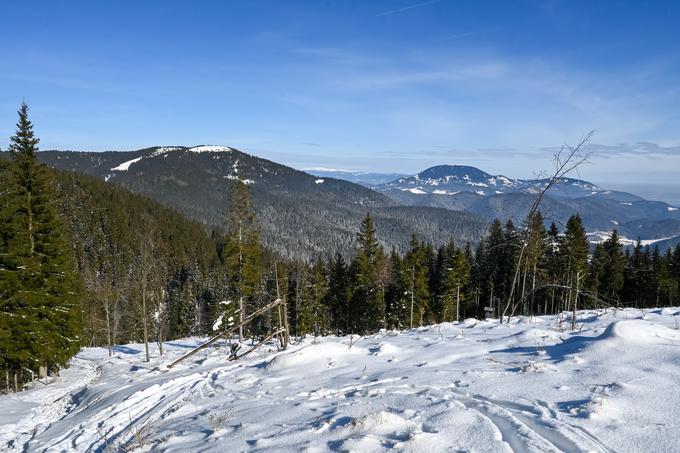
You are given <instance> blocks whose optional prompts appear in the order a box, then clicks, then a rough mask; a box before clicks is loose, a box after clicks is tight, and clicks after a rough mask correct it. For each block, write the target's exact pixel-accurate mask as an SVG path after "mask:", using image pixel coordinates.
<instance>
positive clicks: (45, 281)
mask: <svg viewBox="0 0 680 453" xmlns="http://www.w3.org/2000/svg"><path fill="white" fill-rule="evenodd" d="M18 113H19V121H18V123H17V130H16V133H15V135H14V136H12V137H11V138H10V146H9V151H10V155H11V158H12V161H11V164H10V169H9V173H8V174H6V179H7V181H6V182H7V185H6V186H5V187H6V192H5V200H3V201H4V202H3V205H4V206H3V209H2V223H1V225H2V226H1V228H2V234H1V236H2V245H1V246H0V247H1V249H0V269H1V270H2V278H1V280H0V297H1V298H2V301H3V307H2V317H3V318H4V319H3V320H2V321H0V325H1V326H2V327H4V328H5V329H6V331H7V332H8V335H7V337H8V339H4V340H0V341H2V344H1V345H0V349H1V350H0V352H1V354H0V355H2V356H3V357H4V358H5V364H4V366H5V367H6V369H9V370H11V371H13V372H18V371H19V370H22V369H30V370H33V371H38V368H39V367H40V366H46V367H47V368H48V370H52V371H54V370H56V369H58V368H59V367H61V366H64V365H66V363H67V361H68V359H69V358H70V357H71V356H73V355H74V354H75V353H76V352H77V351H78V350H79V349H80V345H81V341H82V340H81V330H82V327H81V326H82V316H81V307H80V302H81V298H82V281H81V280H80V277H79V275H78V274H77V273H76V271H75V265H74V261H73V251H72V249H71V248H70V246H69V244H70V240H69V232H68V231H67V229H66V227H65V224H64V223H63V222H62V220H61V218H60V215H59V212H58V207H57V204H56V196H55V191H54V183H53V181H52V179H51V178H50V175H49V173H48V171H47V169H46V168H45V167H44V166H43V165H40V164H38V162H37V158H36V152H37V151H38V143H39V140H38V138H36V137H35V135H34V133H33V125H32V123H31V121H30V120H29V118H28V106H27V105H26V104H25V103H23V104H22V105H21V107H20V109H19V111H18Z"/></svg>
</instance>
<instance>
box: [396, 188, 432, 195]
mask: <svg viewBox="0 0 680 453" xmlns="http://www.w3.org/2000/svg"><path fill="white" fill-rule="evenodd" d="M401 191H402V192H411V193H414V194H416V195H424V194H426V193H427V192H425V191H424V190H423V189H421V188H420V187H413V188H411V189H401Z"/></svg>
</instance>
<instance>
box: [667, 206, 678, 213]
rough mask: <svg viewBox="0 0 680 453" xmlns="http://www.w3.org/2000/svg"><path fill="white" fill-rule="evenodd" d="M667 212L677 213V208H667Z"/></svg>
mask: <svg viewBox="0 0 680 453" xmlns="http://www.w3.org/2000/svg"><path fill="white" fill-rule="evenodd" d="M668 210H669V211H670V212H673V211H677V210H678V208H674V207H672V206H669V207H668Z"/></svg>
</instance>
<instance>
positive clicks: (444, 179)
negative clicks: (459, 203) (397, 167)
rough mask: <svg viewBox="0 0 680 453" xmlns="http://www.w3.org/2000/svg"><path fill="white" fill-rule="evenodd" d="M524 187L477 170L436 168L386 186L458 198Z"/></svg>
mask: <svg viewBox="0 0 680 453" xmlns="http://www.w3.org/2000/svg"><path fill="white" fill-rule="evenodd" d="M522 185H523V184H522V182H520V181H516V180H513V179H510V178H508V177H506V176H503V175H496V176H494V175H491V174H489V173H487V172H485V171H482V170H480V169H479V168H476V167H470V166H467V165H437V166H434V167H430V168H428V169H426V170H424V171H422V172H420V173H418V174H416V175H413V176H408V177H402V178H399V179H397V180H395V181H392V182H390V183H387V184H385V185H384V186H385V188H387V189H398V190H402V191H408V192H411V193H415V194H434V195H455V194H457V193H460V192H475V193H477V194H479V195H494V194H498V193H504V192H506V191H508V190H510V189H515V188H517V187H519V186H522Z"/></svg>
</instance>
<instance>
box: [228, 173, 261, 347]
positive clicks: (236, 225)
mask: <svg viewBox="0 0 680 453" xmlns="http://www.w3.org/2000/svg"><path fill="white" fill-rule="evenodd" d="M226 226H227V234H226V236H225V238H224V246H223V248H222V256H223V262H224V263H225V266H226V272H227V275H228V279H229V287H230V289H231V291H230V292H231V296H232V297H233V298H234V299H235V300H236V301H238V316H239V319H240V320H242V319H243V318H244V317H246V316H247V313H246V311H252V310H249V308H252V307H251V306H252V303H253V299H254V296H255V291H256V290H257V287H258V284H259V283H260V279H261V277H262V273H263V270H262V246H261V244H260V230H259V225H258V223H257V219H256V217H255V209H254V208H253V205H252V201H251V198H250V191H249V190H248V186H246V184H245V183H243V182H242V181H240V180H239V181H236V182H235V183H234V186H233V189H232V193H231V198H230V203H229V212H228V213H227V215H226ZM230 305H231V306H233V305H234V304H230ZM226 307H229V305H227V306H226ZM230 314H231V311H230V312H229V313H225V316H227V315H230ZM239 337H241V338H242V337H243V330H242V329H241V330H239Z"/></svg>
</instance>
